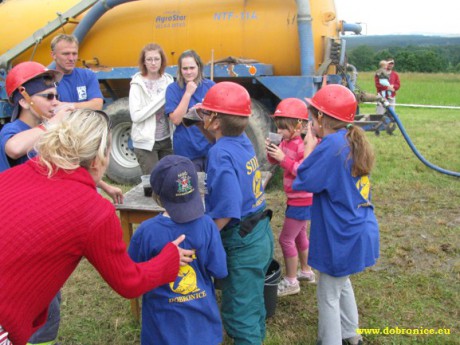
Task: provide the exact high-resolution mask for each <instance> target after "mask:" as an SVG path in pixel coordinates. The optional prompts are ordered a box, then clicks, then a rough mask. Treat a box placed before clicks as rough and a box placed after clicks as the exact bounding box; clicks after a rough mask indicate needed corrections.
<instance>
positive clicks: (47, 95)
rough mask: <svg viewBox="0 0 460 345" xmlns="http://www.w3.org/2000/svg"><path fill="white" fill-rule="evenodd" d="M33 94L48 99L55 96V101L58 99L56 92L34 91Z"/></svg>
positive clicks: (50, 99)
mask: <svg viewBox="0 0 460 345" xmlns="http://www.w3.org/2000/svg"><path fill="white" fill-rule="evenodd" d="M34 96H40V97H43V98H46V99H47V100H48V101H52V100H53V99H55V98H56V101H59V95H58V94H57V93H52V92H51V93H36V94H35V95H34Z"/></svg>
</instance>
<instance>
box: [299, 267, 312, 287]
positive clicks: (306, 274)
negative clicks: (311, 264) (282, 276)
mask: <svg viewBox="0 0 460 345" xmlns="http://www.w3.org/2000/svg"><path fill="white" fill-rule="evenodd" d="M297 279H298V280H306V281H307V282H308V283H310V284H314V283H315V282H316V276H315V272H313V271H309V272H303V271H302V270H298V271H297Z"/></svg>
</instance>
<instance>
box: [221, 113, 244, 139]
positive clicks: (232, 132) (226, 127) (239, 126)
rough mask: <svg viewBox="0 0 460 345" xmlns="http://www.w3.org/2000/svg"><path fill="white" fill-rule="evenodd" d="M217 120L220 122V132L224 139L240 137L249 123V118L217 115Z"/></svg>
mask: <svg viewBox="0 0 460 345" xmlns="http://www.w3.org/2000/svg"><path fill="white" fill-rule="evenodd" d="M217 118H218V119H219V120H220V130H221V132H222V135H224V136H226V137H237V136H239V135H241V134H242V133H243V132H244V130H245V129H246V127H247V126H248V123H249V117H247V116H236V115H227V114H222V113H218V114H217Z"/></svg>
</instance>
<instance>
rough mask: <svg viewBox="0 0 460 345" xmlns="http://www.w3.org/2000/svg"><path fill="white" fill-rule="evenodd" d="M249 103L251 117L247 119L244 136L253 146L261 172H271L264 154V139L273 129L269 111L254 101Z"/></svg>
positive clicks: (270, 166)
mask: <svg viewBox="0 0 460 345" xmlns="http://www.w3.org/2000/svg"><path fill="white" fill-rule="evenodd" d="M251 103H252V105H251V109H252V116H251V117H249V124H248V127H247V128H246V134H247V136H248V137H249V139H250V140H251V142H252V145H253V146H254V150H255V151H256V155H257V160H258V161H259V165H260V167H261V170H271V169H272V165H271V164H270V163H268V161H267V155H266V153H265V139H266V138H267V137H268V132H269V131H270V129H271V128H272V127H273V120H272V119H271V117H270V113H269V111H268V110H267V108H266V107H265V106H264V105H263V104H262V103H260V102H259V101H257V100H255V99H252V100H251Z"/></svg>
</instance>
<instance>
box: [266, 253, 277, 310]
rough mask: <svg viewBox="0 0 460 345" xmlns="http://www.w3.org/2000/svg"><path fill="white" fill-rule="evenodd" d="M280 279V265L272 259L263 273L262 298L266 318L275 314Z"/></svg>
mask: <svg viewBox="0 0 460 345" xmlns="http://www.w3.org/2000/svg"><path fill="white" fill-rule="evenodd" d="M280 280H281V267H280V264H279V263H278V261H276V260H275V259H273V260H272V262H271V263H270V266H269V267H268V270H267V274H266V275H265V286H264V300H265V310H266V311H267V315H266V318H269V317H272V316H273V315H275V310H276V303H277V301H278V283H279V282H280Z"/></svg>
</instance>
